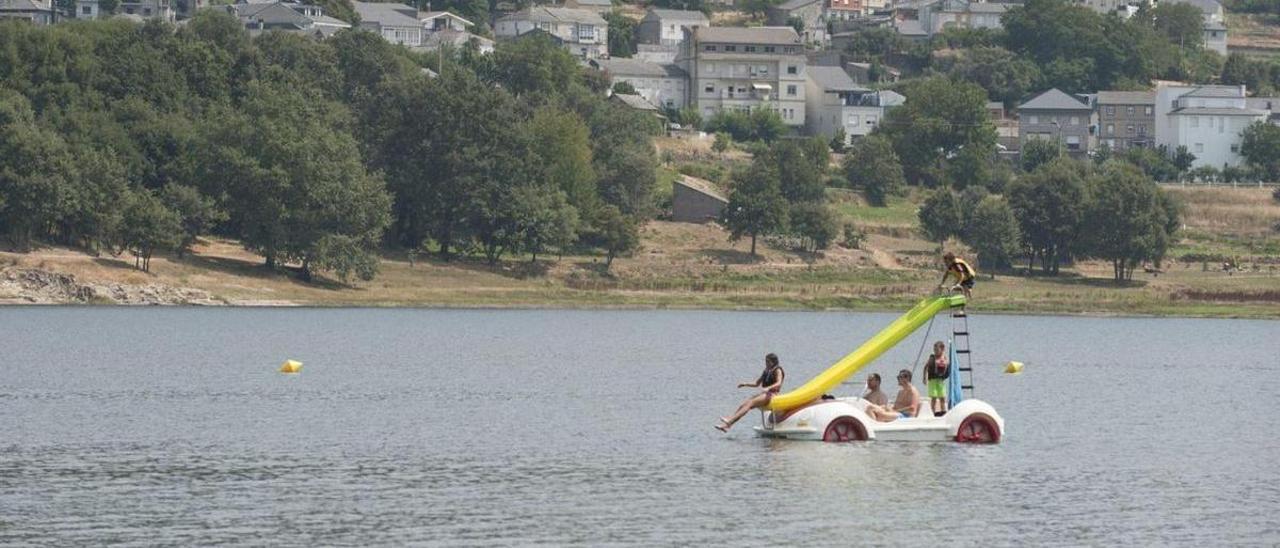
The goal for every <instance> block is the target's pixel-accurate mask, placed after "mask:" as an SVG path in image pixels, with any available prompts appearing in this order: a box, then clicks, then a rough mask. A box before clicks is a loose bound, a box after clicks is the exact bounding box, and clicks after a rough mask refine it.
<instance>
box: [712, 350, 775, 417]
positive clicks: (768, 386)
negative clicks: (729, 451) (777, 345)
mask: <svg viewBox="0 0 1280 548" xmlns="http://www.w3.org/2000/svg"><path fill="white" fill-rule="evenodd" d="M785 376H786V373H785V372H784V371H782V366H781V365H779V364H778V355H777V354H773V353H770V354H768V355H766V356H765V357H764V372H763V373H761V374H760V378H758V379H756V382H753V383H747V382H744V383H738V388H762V389H763V390H762V391H761V392H760V393H759V394H756V395H754V396H751V397H750V398H747V399H746V400H743V402H742V405H739V406H738V410H737V411H734V412H733V415H732V416H730V417H727V418H726V417H720V424H717V425H716V429H718V430H720V431H721V432H728V431H729V429H730V428H733V424H734V423H736V422H738V420H739V419H741V418H742V417H743V416H745V415H746V414H747V413H748V412H749V411H751V410H752V409H761V408H764V407H765V406H767V405H769V401H770V400H772V399H773V396H774V394H777V393H778V392H781V391H782V379H783V377H785Z"/></svg>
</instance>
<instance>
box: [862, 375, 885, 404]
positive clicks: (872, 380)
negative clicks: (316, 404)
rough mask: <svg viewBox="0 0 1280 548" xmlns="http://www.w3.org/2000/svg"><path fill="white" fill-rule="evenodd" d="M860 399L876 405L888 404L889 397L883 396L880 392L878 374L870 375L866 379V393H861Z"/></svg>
mask: <svg viewBox="0 0 1280 548" xmlns="http://www.w3.org/2000/svg"><path fill="white" fill-rule="evenodd" d="M862 399H864V400H867V401H869V402H871V403H874V404H876V405H886V404H888V403H889V396H886V395H884V392H881V391H880V374H879V373H872V374H871V376H869V377H867V391H866V392H863V394H862Z"/></svg>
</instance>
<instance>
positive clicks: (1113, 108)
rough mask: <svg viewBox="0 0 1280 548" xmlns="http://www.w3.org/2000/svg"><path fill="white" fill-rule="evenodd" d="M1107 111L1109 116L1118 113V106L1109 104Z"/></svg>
mask: <svg viewBox="0 0 1280 548" xmlns="http://www.w3.org/2000/svg"><path fill="white" fill-rule="evenodd" d="M1105 112H1106V113H1107V116H1115V115H1116V107H1113V106H1111V105H1107V108H1106V110H1105Z"/></svg>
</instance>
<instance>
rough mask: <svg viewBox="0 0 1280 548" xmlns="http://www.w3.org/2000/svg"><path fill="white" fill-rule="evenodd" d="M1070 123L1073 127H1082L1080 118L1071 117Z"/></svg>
mask: <svg viewBox="0 0 1280 548" xmlns="http://www.w3.org/2000/svg"><path fill="white" fill-rule="evenodd" d="M1069 123H1070V124H1071V125H1073V126H1078V125H1080V117H1079V116H1072V117H1071V121H1070V122H1069Z"/></svg>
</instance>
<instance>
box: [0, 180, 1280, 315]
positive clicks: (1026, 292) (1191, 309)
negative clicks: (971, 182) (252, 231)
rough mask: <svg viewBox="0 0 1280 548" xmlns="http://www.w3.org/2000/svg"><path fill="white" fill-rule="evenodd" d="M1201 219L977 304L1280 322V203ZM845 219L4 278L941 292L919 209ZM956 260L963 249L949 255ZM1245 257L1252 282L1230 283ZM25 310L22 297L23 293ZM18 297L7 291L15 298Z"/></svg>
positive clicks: (661, 294) (986, 284) (1249, 201)
mask: <svg viewBox="0 0 1280 548" xmlns="http://www.w3.org/2000/svg"><path fill="white" fill-rule="evenodd" d="M1173 192H1175V193H1177V194H1178V196H1180V197H1181V198H1182V199H1183V200H1184V201H1185V202H1186V203H1187V208H1188V215H1187V222H1186V229H1185V231H1184V232H1183V235H1184V238H1183V239H1182V241H1181V242H1180V243H1179V244H1178V246H1177V247H1176V248H1175V249H1174V250H1173V256H1174V257H1175V258H1179V259H1185V260H1177V261H1172V262H1171V263H1170V264H1166V272H1164V273H1163V274H1158V275H1156V274H1153V273H1139V274H1136V275H1135V279H1134V281H1133V282H1132V283H1130V284H1127V285H1124V286H1116V285H1115V284H1113V283H1112V282H1111V280H1110V279H1109V275H1110V271H1109V266H1108V265H1104V264H1095V263H1090V262H1085V263H1080V264H1076V265H1074V266H1072V267H1070V268H1068V269H1066V270H1065V271H1064V273H1063V275H1062V276H1059V277H1057V278H1049V277H1042V276H1024V275H998V276H996V277H995V278H994V279H993V278H991V277H990V275H989V273H986V272H983V277H982V280H981V281H980V282H979V285H978V289H977V293H976V299H975V303H974V307H975V308H976V309H978V310H985V311H1018V312H1045V313H1093V314H1170V315H1188V316H1233V317H1280V272H1277V269H1278V268H1280V264H1278V263H1280V252H1277V248H1278V247H1280V238H1278V237H1277V235H1276V234H1275V233H1274V232H1268V228H1269V226H1270V225H1271V224H1273V223H1275V222H1278V221H1280V206H1277V205H1275V204H1274V203H1273V202H1271V201H1270V195H1269V192H1267V191H1264V190H1259V189H1247V190H1245V189H1241V190H1233V189H1188V190H1183V189H1174V190H1173ZM833 198H834V201H835V202H836V204H837V205H836V207H837V208H838V209H839V210H840V211H841V212H842V213H843V214H844V215H845V216H847V218H850V219H854V220H857V221H858V222H859V223H860V225H861V226H863V227H864V229H865V230H866V231H867V232H868V233H869V236H868V238H867V242H866V244H865V245H864V246H863V248H862V249H844V248H840V247H837V248H834V249H832V250H830V251H828V252H824V253H820V254H804V253H797V252H792V251H788V250H784V249H778V248H776V247H774V246H772V245H770V244H769V243H768V242H766V243H765V245H763V246H762V254H761V257H760V258H759V259H758V260H753V259H752V258H751V257H750V256H749V255H748V253H747V249H748V248H747V242H745V241H744V242H737V243H733V242H729V241H728V240H727V236H726V233H725V232H724V231H723V230H722V229H720V228H719V227H716V226H714V225H694V224H685V223H672V222H664V221H654V222H651V223H649V224H648V225H647V226H646V227H645V228H644V230H643V246H642V249H641V250H640V251H639V252H638V253H636V254H635V255H634V256H633V257H626V258H620V259H618V260H617V261H615V263H614V265H613V269H612V272H611V273H609V274H605V273H603V260H602V259H601V258H599V257H593V256H566V257H563V258H558V259H557V258H555V257H552V258H549V259H546V260H544V259H542V258H540V259H539V261H538V262H537V263H536V264H534V263H530V262H529V260H528V257H523V258H521V257H516V258H513V259H512V260H511V261H508V262H505V263H503V264H502V265H500V266H499V267H495V268H491V267H489V266H487V265H484V264H483V263H480V262H477V261H458V262H452V263H442V262H438V261H434V260H418V261H415V264H414V265H412V266H410V264H409V261H408V258H407V257H406V256H403V255H388V256H386V257H385V258H384V261H383V264H382V273H381V274H380V275H379V276H378V278H377V279H375V280H374V281H373V282H370V283H362V284H357V285H354V286H343V285H340V284H336V283H332V282H323V283H313V284H307V283H303V282H301V281H299V280H298V279H297V278H296V276H295V275H294V274H293V273H291V272H289V271H267V270H265V269H263V268H262V267H261V258H260V257H257V256H256V255H252V254H249V253H247V252H245V251H243V250H242V249H241V248H240V246H239V245H237V243H236V242H233V241H227V240H209V241H203V242H201V243H200V244H199V245H197V247H196V254H195V255H194V256H191V257H188V258H186V259H176V258H174V257H160V258H156V259H155V260H154V261H153V263H152V272H151V273H150V274H145V273H142V272H139V271H137V270H134V269H133V262H132V259H131V258H130V257H127V256H121V257H118V258H117V257H111V256H103V257H92V256H89V255H86V254H84V253H82V252H79V251H75V250H70V249H62V248H46V249H42V250H39V251H37V252H34V253H30V254H14V253H0V269H10V270H12V269H15V268H34V269H41V270H47V271H53V272H60V273H68V274H73V275H75V276H76V279H77V280H80V281H82V282H88V281H94V282H111V283H121V284H133V285H146V284H162V285H169V286H175V287H189V288H197V289H202V290H205V291H208V292H209V293H210V294H212V295H214V296H216V297H218V298H220V299H222V300H224V301H226V302H228V303H231V304H307V305H368V306H398V305H409V306H567V307H577V306H587V307H597V306H637V307H649V306H655V307H706V308H812V309H825V308H850V309H897V308H902V307H904V306H908V305H909V304H910V303H911V302H913V301H915V300H916V299H918V298H919V297H920V296H921V295H923V294H925V293H927V292H928V291H930V290H931V289H932V287H933V286H934V284H936V283H937V279H938V276H939V271H938V269H937V267H936V264H937V259H936V254H935V247H936V246H935V245H934V244H931V243H929V242H925V241H922V240H920V239H918V238H917V237H915V236H914V235H913V230H914V225H915V220H914V208H915V203H914V202H913V201H912V200H902V201H900V202H895V203H893V204H891V205H890V206H889V207H888V208H871V207H868V206H866V205H864V204H862V203H861V201H860V200H859V199H858V198H857V196H855V195H853V194H852V193H844V192H840V191H837V192H835V196H833ZM948 247H949V248H953V247H954V248H955V249H960V250H961V251H963V248H961V247H959V246H953V245H949V246H948ZM1219 256H1230V257H1231V258H1232V260H1233V261H1234V262H1236V263H1237V264H1240V265H1241V267H1243V270H1242V271H1231V272H1224V271H1223V270H1222V268H1221V261H1215V260H1210V258H1209V257H1212V258H1217V257H1219ZM8 297H9V299H10V300H11V301H12V300H13V298H14V296H12V295H10V296H8ZM5 298H6V295H3V294H0V301H2V300H4V299H5Z"/></svg>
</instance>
